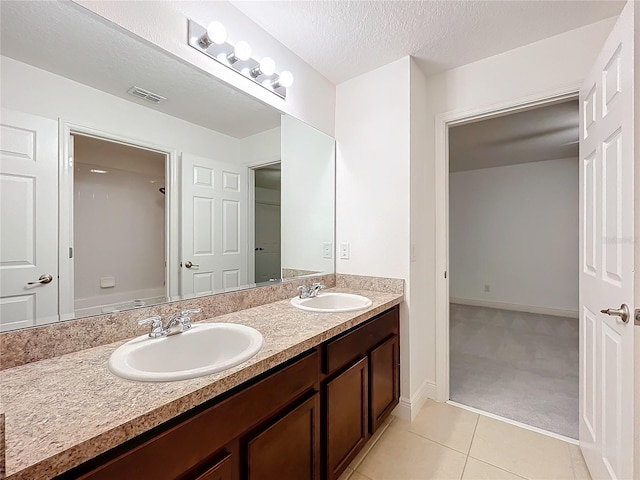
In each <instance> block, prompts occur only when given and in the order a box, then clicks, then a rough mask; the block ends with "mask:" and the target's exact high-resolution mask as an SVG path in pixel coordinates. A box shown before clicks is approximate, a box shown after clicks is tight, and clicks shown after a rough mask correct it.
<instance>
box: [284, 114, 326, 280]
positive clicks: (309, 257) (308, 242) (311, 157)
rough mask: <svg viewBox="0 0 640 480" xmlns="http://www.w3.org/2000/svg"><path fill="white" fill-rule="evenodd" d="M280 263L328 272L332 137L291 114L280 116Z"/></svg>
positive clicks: (297, 267) (291, 266)
mask: <svg viewBox="0 0 640 480" xmlns="http://www.w3.org/2000/svg"><path fill="white" fill-rule="evenodd" d="M281 149H282V164H281V168H282V180H281V203H280V205H281V210H280V215H281V222H282V223H281V232H282V236H281V240H282V259H281V263H282V268H283V269H293V270H309V271H314V272H333V271H334V260H333V258H323V244H324V243H330V244H333V240H334V201H335V193H334V192H335V188H334V185H335V142H334V140H333V138H331V137H329V136H328V135H325V134H324V133H322V132H319V131H317V130H314V129H313V128H311V127H309V125H305V124H304V123H302V122H301V121H300V120H297V119H295V118H293V117H291V116H284V117H282V139H281Z"/></svg>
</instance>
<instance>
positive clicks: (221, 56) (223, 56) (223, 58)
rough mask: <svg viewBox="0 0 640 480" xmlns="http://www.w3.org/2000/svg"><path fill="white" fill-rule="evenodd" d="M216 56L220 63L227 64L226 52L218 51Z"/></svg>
mask: <svg viewBox="0 0 640 480" xmlns="http://www.w3.org/2000/svg"><path fill="white" fill-rule="evenodd" d="M216 58H217V59H218V61H219V62H220V63H224V64H227V65H228V64H229V59H228V58H227V54H226V53H224V52H220V53H219V54H218V55H217V56H216Z"/></svg>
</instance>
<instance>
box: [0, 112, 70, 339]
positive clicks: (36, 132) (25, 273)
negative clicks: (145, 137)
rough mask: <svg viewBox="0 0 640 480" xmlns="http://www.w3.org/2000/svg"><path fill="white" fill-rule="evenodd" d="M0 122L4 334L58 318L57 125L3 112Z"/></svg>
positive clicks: (0, 312)
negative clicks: (7, 331)
mask: <svg viewBox="0 0 640 480" xmlns="http://www.w3.org/2000/svg"><path fill="white" fill-rule="evenodd" d="M0 123H1V126H0V128H1V130H0V151H1V153H0V155H1V156H0V331H6V330H14V329H17V328H24V327H31V326H35V325H42V324H45V323H51V322H55V321H57V319H58V124H57V122H55V121H54V120H49V119H46V118H41V117H36V116H33V115H27V114H24V113H20V112H15V111H11V110H6V109H3V110H2V119H1V122H0ZM49 278H50V280H49V281H47V280H48V279H49ZM40 279H42V282H41V283H33V282H39V281H40ZM30 283H32V284H31V285H30Z"/></svg>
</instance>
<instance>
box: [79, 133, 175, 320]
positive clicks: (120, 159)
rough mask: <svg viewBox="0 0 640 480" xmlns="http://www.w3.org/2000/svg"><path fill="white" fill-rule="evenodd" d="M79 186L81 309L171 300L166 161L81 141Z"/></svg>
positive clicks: (99, 142)
mask: <svg viewBox="0 0 640 480" xmlns="http://www.w3.org/2000/svg"><path fill="white" fill-rule="evenodd" d="M92 169H93V170H103V171H105V172H106V173H93V172H91V170H92ZM151 182H153V183H151ZM73 186H74V199H75V201H74V239H75V240H74V258H75V269H74V275H75V282H74V286H75V292H74V297H75V308H76V310H78V309H83V308H88V307H92V306H97V305H106V304H112V303H118V302H130V301H132V300H135V299H145V298H149V297H158V296H161V297H163V296H165V295H166V292H165V287H164V282H165V278H164V275H165V272H164V270H165V269H164V262H165V241H164V239H165V235H164V233H165V196H164V195H163V194H162V193H160V191H159V190H158V189H159V188H160V187H163V186H165V156H164V155H161V154H150V153H149V152H146V151H144V150H139V149H134V148H130V147H123V146H121V145H118V144H114V143H110V142H101V141H97V140H92V139H86V137H76V141H75V144H74V185H73ZM114 232H118V233H117V235H115V236H114V235H113V233H114ZM103 277H113V278H114V279H115V286H113V287H109V288H103V287H101V284H100V279H101V278H103Z"/></svg>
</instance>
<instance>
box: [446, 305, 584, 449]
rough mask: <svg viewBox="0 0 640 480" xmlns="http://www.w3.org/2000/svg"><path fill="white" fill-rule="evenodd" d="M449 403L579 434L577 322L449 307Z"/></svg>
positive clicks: (466, 307)
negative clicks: (453, 402) (450, 401)
mask: <svg viewBox="0 0 640 480" xmlns="http://www.w3.org/2000/svg"><path fill="white" fill-rule="evenodd" d="M450 313H451V315H450V341H451V353H450V358H451V395H450V396H451V400H453V401H455V402H458V403H461V404H463V405H467V406H470V407H474V408H478V409H480V410H484V411H486V412H489V413H494V414H496V415H500V416H502V417H506V418H509V419H512V420H516V421H518V422H522V423H524V424H527V425H531V426H534V427H538V428H542V429H544V430H547V431H550V432H554V433H558V434H560V435H564V436H566V437H570V438H578V319H577V318H566V317H554V316H551V315H539V314H535V313H523V312H512V311H509V310H498V309H494V308H485V307H472V306H467V305H457V304H451V305H450Z"/></svg>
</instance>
